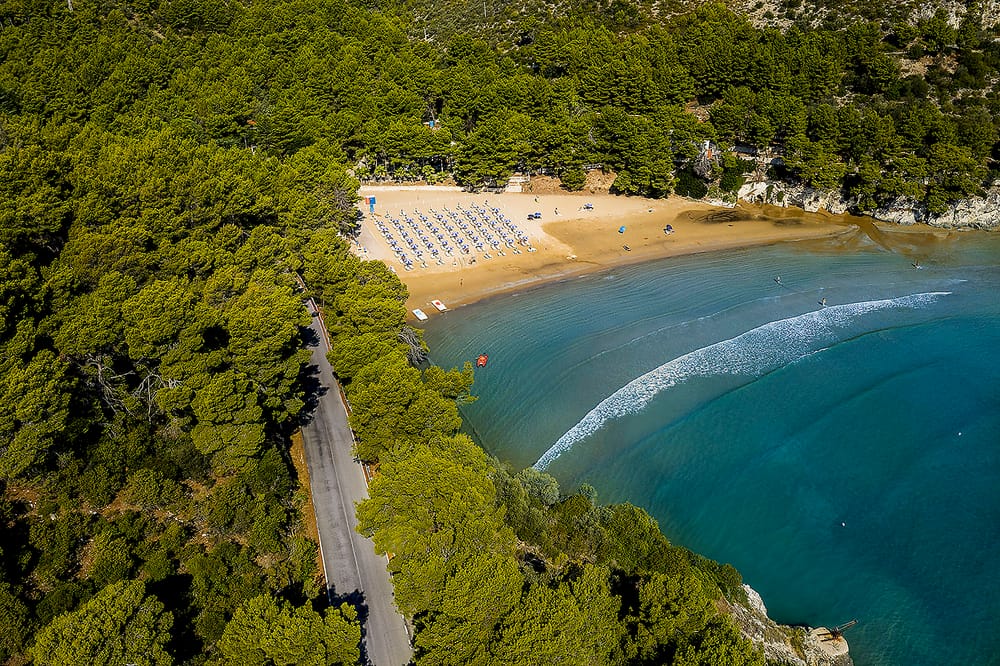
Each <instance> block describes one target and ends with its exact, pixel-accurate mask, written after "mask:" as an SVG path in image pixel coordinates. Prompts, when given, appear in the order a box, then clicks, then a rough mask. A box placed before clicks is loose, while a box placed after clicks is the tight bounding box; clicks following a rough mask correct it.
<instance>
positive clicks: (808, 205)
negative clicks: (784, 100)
mask: <svg viewBox="0 0 1000 666" xmlns="http://www.w3.org/2000/svg"><path fill="white" fill-rule="evenodd" d="M737 198H738V199H739V200H741V201H745V202H747V203H760V204H770V205H772V206H781V207H786V208H787V207H795V208H801V209H803V210H805V211H806V212H808V213H815V212H817V211H819V210H821V209H823V210H827V211H829V212H831V213H834V214H840V213H858V214H861V215H867V216H869V217H872V218H875V219H876V220H881V221H883V222H891V223H893V224H901V225H909V224H917V223H921V224H927V225H930V226H932V227H940V228H942V229H980V230H983V231H997V230H1000V187H997V186H994V187H992V188H990V189H989V190H988V191H987V192H986V195H985V196H982V197H974V198H971V199H963V200H962V201H958V202H956V203H954V204H952V205H951V206H949V207H948V210H946V211H945V212H944V213H941V214H939V215H933V214H930V213H928V212H927V209H926V208H925V207H924V205H923V204H921V203H920V202H919V201H916V200H914V199H909V198H906V197H900V198H898V199H896V200H895V201H894V202H892V204H890V205H888V206H884V207H882V208H877V209H875V210H858V207H857V202H856V201H853V200H851V199H847V198H845V197H844V196H843V195H842V194H841V193H839V192H835V191H829V190H817V189H813V188H811V187H806V186H805V185H801V184H791V183H786V182H783V181H762V182H756V183H747V184H745V185H743V187H741V188H740V189H739V191H738V192H737Z"/></svg>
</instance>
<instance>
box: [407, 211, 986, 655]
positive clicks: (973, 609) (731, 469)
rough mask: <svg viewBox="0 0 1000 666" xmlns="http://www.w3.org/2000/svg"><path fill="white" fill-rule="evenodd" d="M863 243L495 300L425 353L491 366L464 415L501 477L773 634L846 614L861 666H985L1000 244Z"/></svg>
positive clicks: (688, 265) (706, 260)
mask: <svg viewBox="0 0 1000 666" xmlns="http://www.w3.org/2000/svg"><path fill="white" fill-rule="evenodd" d="M786 223H787V221H786ZM872 235H873V236H874V240H873V239H872V237H871V236H869V235H868V234H865V233H862V232H861V231H857V232H854V233H851V234H847V235H846V236H845V237H842V238H839V239H837V240H827V241H821V242H816V241H812V242H808V243H791V244H782V245H777V246H771V247H763V248H756V249H748V250H742V251H735V252H724V253H716V254H704V255H695V256H689V257H682V258H674V259H669V260H664V261H658V262H654V263H649V264H644V265H639V266H633V267H627V268H621V269H616V270H614V271H611V272H609V273H605V274H600V275H591V276H585V277H582V278H576V279H573V280H570V281H567V282H564V283H560V284H555V285H547V286H545V287H543V288H538V289H534V290H530V291H527V292H524V293H520V294H514V295H508V296H503V297H497V298H494V299H491V300H488V301H486V302H483V303H479V304H476V305H472V306H468V307H463V308H460V309H458V310H455V311H452V312H449V313H446V314H444V315H442V316H439V317H435V318H433V319H432V321H430V322H428V325H427V326H426V336H427V340H428V341H429V343H430V345H431V359H432V361H434V362H435V363H438V364H440V365H445V366H450V365H458V364H461V362H463V361H464V360H471V359H473V358H475V356H476V355H477V354H479V353H481V352H485V353H488V354H489V356H490V360H489V365H488V366H487V367H486V368H485V369H483V370H480V371H478V372H477V375H476V385H475V387H474V392H475V393H476V394H477V395H478V396H479V400H478V401H477V402H475V403H473V404H471V405H468V406H467V407H465V408H463V410H464V416H465V418H466V422H467V426H468V427H469V428H470V429H472V430H473V431H474V433H475V434H476V435H477V436H478V438H479V440H480V442H481V443H482V444H483V445H484V446H485V447H486V448H487V449H488V450H489V451H491V452H492V453H494V454H495V455H497V456H498V457H499V458H500V459H502V460H505V461H509V462H510V463H511V464H512V465H513V466H514V467H515V468H521V467H526V466H528V465H533V464H535V465H538V466H542V467H545V468H546V469H547V471H549V472H550V473H551V474H553V475H555V476H556V477H557V478H558V479H559V481H560V483H561V485H562V487H563V488H564V490H566V491H571V490H573V489H574V488H576V487H577V486H578V485H579V484H581V483H589V484H591V485H593V486H594V487H595V488H596V489H597V491H598V496H599V499H600V501H602V502H617V501H629V502H632V503H634V504H637V505H640V506H642V507H644V508H646V509H647V510H648V511H650V512H651V513H652V514H653V515H654V516H655V517H656V518H657V520H659V522H660V526H661V527H662V529H663V531H664V532H665V533H666V534H667V536H668V537H669V538H670V539H671V540H672V541H673V542H675V543H678V544H682V545H684V546H687V547H689V548H691V549H693V550H695V551H697V552H699V553H702V554H704V555H706V556H708V557H711V558H713V559H716V560H719V561H722V562H729V563H732V564H733V565H735V566H736V567H737V568H738V569H739V570H740V572H741V573H742V574H743V577H744V580H745V581H746V582H747V583H749V584H750V585H752V586H753V587H754V588H755V589H756V590H757V591H759V592H760V593H761V595H762V597H763V598H764V601H765V603H766V604H767V606H768V609H769V612H770V614H771V616H772V617H773V618H774V619H776V620H778V621H779V622H786V623H805V624H809V625H812V626H818V625H825V626H834V625H837V624H840V623H843V622H846V621H848V620H850V619H853V618H857V619H858V620H859V621H860V623H859V624H858V626H856V627H854V628H852V629H851V630H850V631H849V632H848V633H847V639H848V642H849V643H850V645H851V653H852V656H853V658H854V660H855V663H856V664H858V666H866V665H871V664H887V665H888V664H891V665H910V664H941V665H950V664H954V665H959V664H961V665H963V666H964V665H969V664H1000V651H998V650H997V646H998V644H1000V641H998V640H997V638H996V633H995V630H994V624H995V620H996V618H997V617H1000V557H998V555H997V553H998V552H1000V235H985V234H980V233H968V234H952V236H951V237H950V238H948V239H946V240H945V239H936V240H935V239H933V238H931V237H929V236H927V237H925V236H916V235H913V234H909V233H896V232H893V233H889V234H877V233H874V232H872ZM914 263H916V264H917V266H918V267H914ZM778 277H780V283H779V281H778V280H776V278H778ZM824 299H825V305H823V303H824Z"/></svg>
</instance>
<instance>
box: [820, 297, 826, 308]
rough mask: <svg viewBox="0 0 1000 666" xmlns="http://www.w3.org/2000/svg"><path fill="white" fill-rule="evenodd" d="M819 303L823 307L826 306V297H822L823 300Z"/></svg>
mask: <svg viewBox="0 0 1000 666" xmlns="http://www.w3.org/2000/svg"><path fill="white" fill-rule="evenodd" d="M819 304H820V305H822V306H823V307H824V308H825V307H826V299H825V298H824V299H823V300H821V301H820V302H819Z"/></svg>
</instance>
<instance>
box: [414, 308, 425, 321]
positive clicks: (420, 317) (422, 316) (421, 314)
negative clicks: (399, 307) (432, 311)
mask: <svg viewBox="0 0 1000 666" xmlns="http://www.w3.org/2000/svg"><path fill="white" fill-rule="evenodd" d="M413 315H414V316H415V317H416V318H417V319H418V320H419V321H427V313H425V312H424V311H423V310H421V309H420V308H417V309H416V310H414V311H413Z"/></svg>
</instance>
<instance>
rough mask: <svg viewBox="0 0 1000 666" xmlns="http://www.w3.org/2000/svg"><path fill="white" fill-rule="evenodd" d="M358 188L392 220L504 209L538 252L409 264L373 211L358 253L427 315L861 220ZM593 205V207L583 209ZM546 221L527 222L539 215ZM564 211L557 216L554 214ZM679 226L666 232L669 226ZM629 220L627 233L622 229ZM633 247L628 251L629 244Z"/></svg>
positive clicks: (618, 199)
mask: <svg viewBox="0 0 1000 666" xmlns="http://www.w3.org/2000/svg"><path fill="white" fill-rule="evenodd" d="M359 194H360V195H361V196H362V197H364V196H368V195H374V196H375V197H376V206H375V213H376V215H377V216H379V219H385V217H383V216H385V215H386V214H388V213H391V214H393V215H394V216H396V217H397V218H398V217H399V213H400V211H401V210H402V211H406V213H407V214H409V215H410V216H411V217H416V216H415V215H414V211H417V210H419V211H421V212H423V213H424V214H425V215H428V216H429V211H430V210H431V209H436V210H438V211H442V210H443V209H445V208H448V209H450V210H456V209H457V208H458V207H459V206H462V207H465V208H470V207H471V206H472V205H473V204H475V205H478V206H481V207H483V208H499V209H500V210H501V211H502V212H503V213H504V214H505V215H506V216H507V217H508V218H510V219H511V220H512V221H513V222H514V224H516V225H517V226H518V227H519V228H520V229H521V230H523V231H524V232H526V233H527V234H528V236H529V238H530V242H531V245H532V247H534V248H535V249H536V251H535V252H527V251H526V248H524V247H521V246H518V247H519V249H520V250H521V253H520V254H515V253H513V252H512V251H511V250H510V249H506V255H505V256H497V255H496V254H495V253H491V254H493V256H492V258H491V259H485V258H483V255H482V254H481V253H480V254H477V255H475V256H476V261H475V263H470V261H469V259H470V256H469V255H462V254H460V253H458V252H456V253H455V256H454V257H448V256H443V255H442V261H443V262H444V263H443V265H439V264H437V263H435V262H433V261H430V260H428V261H427V267H426V268H423V267H420V265H419V263H418V264H417V265H416V267H415V268H414V269H413V270H409V271H407V270H405V268H404V267H403V265H402V264H401V263H400V262H399V260H398V259H397V258H396V257H395V255H393V253H392V250H391V248H390V247H389V245H388V243H387V242H386V240H385V238H383V236H382V234H381V233H380V232H379V230H378V229H377V228H376V226H375V224H374V222H373V221H372V219H371V217H370V216H369V215H368V210H367V207H365V208H364V212H365V213H366V219H365V221H364V222H363V224H362V231H361V235H360V237H359V239H358V242H357V243H356V244H355V246H354V249H355V251H356V252H357V253H358V254H359V255H360V256H362V257H363V258H366V259H380V260H382V261H385V262H386V263H387V264H388V265H389V266H390V267H391V268H392V269H393V270H395V271H396V272H397V274H398V275H399V276H400V278H401V279H402V280H403V282H404V283H405V284H406V286H407V288H408V289H409V292H410V298H409V300H408V301H407V308H408V309H410V310H413V309H414V308H420V309H422V310H423V311H424V312H426V313H427V314H428V315H429V316H434V314H436V312H437V311H436V310H435V309H434V307H433V306H432V305H431V300H433V299H438V300H441V301H443V302H444V303H445V304H446V305H447V306H448V307H449V308H454V307H457V306H459V305H464V304H468V303H472V302H475V301H477V300H480V299H482V298H484V297H486V296H490V295H494V294H498V293H502V292H510V291H517V290H520V289H524V288H527V287H529V286H535V285H538V284H541V283H544V282H549V281H556V280H561V279H565V278H567V277H571V276H578V275H583V274H587V273H594V272H599V271H603V270H606V269H609V268H612V267H615V266H621V265H626V264H633V263H640V262H645V261H649V260H651V259H659V258H664V257H673V256H680V255H686V254H694V253H700V252H711V251H717V250H726V249H733V248H741V247H749V246H755V245H767V244H771V243H777V242H782V241H796V240H808V239H818V238H830V237H833V236H837V235H840V234H845V233H849V232H852V231H855V230H857V228H858V227H857V223H856V220H857V219H858V218H852V217H851V216H845V215H830V214H826V213H804V212H803V211H801V210H798V209H783V208H775V207H770V206H767V207H762V206H752V207H743V206H740V207H738V208H735V209H730V208H725V207H719V206H713V205H710V204H707V203H705V202H701V201H691V200H688V199H682V198H680V197H671V198H669V199H657V200H653V199H643V198H639V197H623V196H615V195H609V194H569V193H567V194H538V195H535V194H532V193H503V194H472V193H467V192H462V191H460V190H458V189H457V188H441V187H402V186H393V187H365V188H362V189H361V190H360V192H359ZM587 203H589V204H592V206H593V210H586V209H584V204H587ZM536 211H538V212H541V213H542V219H541V220H528V219H527V216H528V214H529V213H532V212H536ZM557 211H558V212H557ZM668 224H669V225H671V226H672V227H673V232H672V233H670V234H665V233H664V231H663V229H664V227H665V226H666V225H668ZM621 226H625V227H626V228H625V231H624V233H619V232H618V229H619V227H621ZM625 246H628V248H629V249H627V250H626V249H625Z"/></svg>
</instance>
